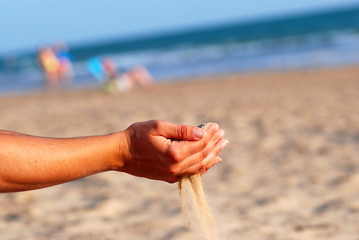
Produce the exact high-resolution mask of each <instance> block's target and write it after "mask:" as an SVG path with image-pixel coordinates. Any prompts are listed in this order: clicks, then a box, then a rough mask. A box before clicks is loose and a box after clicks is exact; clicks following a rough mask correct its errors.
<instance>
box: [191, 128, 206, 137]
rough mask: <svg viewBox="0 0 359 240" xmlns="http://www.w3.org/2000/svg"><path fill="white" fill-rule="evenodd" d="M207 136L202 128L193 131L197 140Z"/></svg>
mask: <svg viewBox="0 0 359 240" xmlns="http://www.w3.org/2000/svg"><path fill="white" fill-rule="evenodd" d="M205 134H206V132H205V131H204V130H202V129H200V128H194V129H193V136H194V137H195V138H197V139H201V138H203V137H204V135H205Z"/></svg>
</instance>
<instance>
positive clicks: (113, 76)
mask: <svg viewBox="0 0 359 240" xmlns="http://www.w3.org/2000/svg"><path fill="white" fill-rule="evenodd" d="M87 68H88V70H89V71H90V72H91V74H92V75H93V76H94V77H95V78H96V79H97V80H98V81H100V82H101V84H102V87H103V89H104V90H105V91H106V92H110V93H115V92H128V91H130V90H131V89H133V88H134V87H136V86H140V87H142V88H145V89H149V88H151V87H152V85H153V84H154V80H153V77H152V76H151V74H150V73H149V72H148V71H147V69H146V68H145V67H144V66H136V67H133V68H132V69H130V70H128V71H127V72H125V73H123V74H120V71H119V70H118V69H117V67H116V64H115V62H114V61H113V60H112V59H111V58H109V57H105V58H97V57H96V58H92V59H90V60H89V61H88V63H87Z"/></svg>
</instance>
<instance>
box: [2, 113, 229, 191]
mask: <svg viewBox="0 0 359 240" xmlns="http://www.w3.org/2000/svg"><path fill="white" fill-rule="evenodd" d="M223 136H224V131H223V130H222V129H219V127H218V125H217V124H211V125H210V126H209V128H208V129H207V130H203V129H201V128H198V127H192V126H186V125H176V124H173V123H169V122H165V121H158V120H152V121H147V122H138V123H134V124H132V125H131V126H130V127H129V128H127V129H126V130H124V131H121V132H114V133H111V134H108V135H103V136H89V137H75V138H66V139H59V138H46V137H36V136H30V135H25V134H21V133H16V132H10V131H1V130H0V192H17V191H26V190H33V189H39V188H44V187H49V186H53V185H57V184H61V183H65V182H69V181H73V180H76V179H79V178H83V177H86V176H89V175H92V174H97V173H100V172H105V171H110V170H115V171H119V172H125V173H128V174H131V175H134V176H137V177H145V178H149V179H153V180H161V181H166V182H169V183H174V182H177V181H179V179H180V178H181V177H182V176H188V175H193V174H196V173H200V174H204V173H206V172H207V171H208V169H210V168H211V167H212V166H214V165H215V164H217V163H219V162H221V161H222V160H221V159H220V158H219V157H218V154H219V152H220V151H221V150H222V149H223V147H224V146H225V145H226V144H227V143H228V141H227V140H224V139H223Z"/></svg>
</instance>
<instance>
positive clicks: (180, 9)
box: [0, 0, 359, 53]
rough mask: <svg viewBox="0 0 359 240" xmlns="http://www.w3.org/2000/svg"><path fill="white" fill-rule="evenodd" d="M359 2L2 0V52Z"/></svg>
mask: <svg viewBox="0 0 359 240" xmlns="http://www.w3.org/2000/svg"><path fill="white" fill-rule="evenodd" d="M354 4H355V5H359V0H292V1H285V0H216V1H215V0H177V1H176V0H127V1H125V0H122V1H121V0H101V1H94V0H62V1H59V0H31V1H30V0H11V1H0V30H1V32H0V53H11V52H17V51H22V50H31V49H36V48H37V47H38V46H40V45H44V44H51V43H53V42H58V41H64V42H66V43H68V44H70V45H71V44H76V45H80V44H82V43H88V42H96V41H97V42H98V41H103V40H109V39H116V38H130V37H135V36H141V35H142V36H143V35H149V34H156V33H164V32H166V31H175V30H179V29H186V28H194V27H199V26H210V25H214V24H221V23H228V22H232V21H237V22H240V21H243V22H245V21H251V20H256V19H261V18H262V19H263V18H271V17H277V16H281V15H291V14H295V13H306V12H310V11H317V10H322V9H330V8H337V7H342V6H348V5H349V6H350V5H354Z"/></svg>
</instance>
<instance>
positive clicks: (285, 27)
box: [0, 4, 359, 94]
mask: <svg viewBox="0 0 359 240" xmlns="http://www.w3.org/2000/svg"><path fill="white" fill-rule="evenodd" d="M68 46H69V49H70V54H71V56H72V58H73V68H74V78H73V79H72V82H71V87H74V88H76V87H96V86H98V84H99V83H98V82H97V80H96V79H95V78H94V77H93V76H92V75H91V74H90V72H89V71H88V69H87V67H86V65H87V62H88V60H89V59H91V58H93V57H110V58H112V59H113V61H114V62H115V63H116V66H117V68H118V69H119V70H120V71H126V70H127V69H130V68H132V67H133V66H136V65H143V66H145V67H146V68H147V69H148V71H149V72H150V73H151V74H152V76H153V77H154V78H155V79H156V81H158V82H168V81H181V80H183V79H195V77H198V76H203V75H213V74H226V73H247V72H255V71H282V70H298V69H311V68H328V67H340V66H348V65H357V64H359V4H358V5H357V6H350V7H346V8H337V9H330V10H323V11H317V12H308V13H301V14H299V13H298V14H291V15H286V16H280V17H279V16H278V17H274V18H263V19H259V20H255V21H254V20H253V21H246V22H243V21H240V22H235V21H232V22H229V23H226V24H217V25H212V26H202V27H196V28H190V29H182V30H173V31H167V32H166V33H164V32H162V33H157V34H150V35H143V36H137V37H133V38H125V39H124V38H119V39H116V38H113V39H111V40H107V41H102V42H93V43H87V44H81V45H79V44H77V45H71V43H68ZM36 51H37V49H32V50H29V51H25V52H20V53H16V54H15V53H12V54H2V55H0V94H4V93H11V92H23V91H33V90H40V89H43V88H44V86H45V84H44V79H43V74H42V72H41V70H40V69H39V67H38V66H37V64H36V55H37V52H36Z"/></svg>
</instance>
